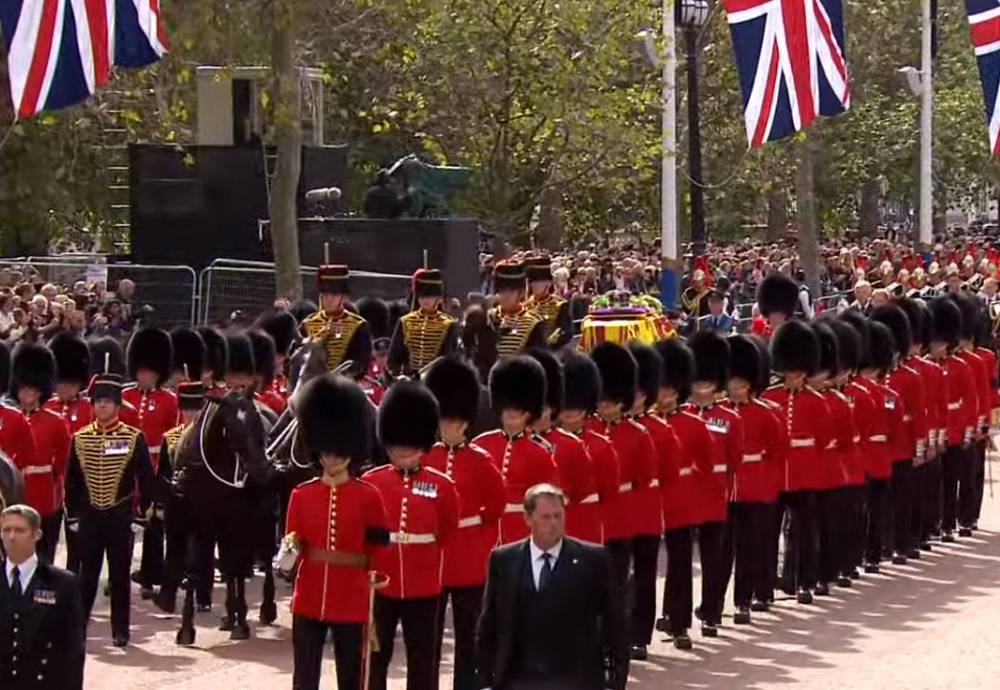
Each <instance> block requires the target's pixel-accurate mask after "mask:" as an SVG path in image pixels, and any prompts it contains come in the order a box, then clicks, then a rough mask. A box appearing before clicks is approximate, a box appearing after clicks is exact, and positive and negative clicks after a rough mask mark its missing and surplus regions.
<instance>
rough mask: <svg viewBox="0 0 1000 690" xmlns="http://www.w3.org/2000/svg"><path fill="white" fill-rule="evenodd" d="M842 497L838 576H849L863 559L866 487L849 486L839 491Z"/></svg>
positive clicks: (866, 504)
mask: <svg viewBox="0 0 1000 690" xmlns="http://www.w3.org/2000/svg"><path fill="white" fill-rule="evenodd" d="M840 491H841V492H843V496H844V520H843V523H842V525H841V530H840V532H839V534H840V543H841V546H840V553H841V556H842V560H841V562H840V568H839V570H840V574H841V575H844V576H850V574H851V573H852V572H853V571H854V569H855V568H858V567H860V566H861V564H862V562H863V561H864V559H865V534H866V532H865V526H866V525H867V523H868V487H867V485H865V484H850V485H848V486H845V487H843V488H842V489H840Z"/></svg>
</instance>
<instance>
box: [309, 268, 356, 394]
mask: <svg viewBox="0 0 1000 690" xmlns="http://www.w3.org/2000/svg"><path fill="white" fill-rule="evenodd" d="M316 285H317V288H318V289H319V302H320V308H319V310H318V311H316V312H315V313H313V314H312V315H311V316H308V317H306V319H305V320H303V321H302V323H301V324H300V325H299V333H300V335H301V336H302V337H303V338H308V339H309V340H311V341H317V342H322V343H323V344H324V346H325V348H326V355H327V359H326V366H327V369H328V370H329V371H333V370H334V369H336V368H337V367H339V366H340V365H341V364H343V363H344V362H347V361H350V362H352V363H353V364H352V366H351V376H352V378H356V377H357V376H360V375H364V374H365V373H366V372H367V371H368V362H369V360H370V359H371V353H372V338H371V330H370V329H369V327H368V322H367V321H365V320H364V319H363V318H361V317H360V316H358V315H357V314H355V313H354V312H351V311H348V310H347V309H346V304H347V298H348V296H349V295H350V293H351V283H350V270H349V269H348V268H347V266H343V265H335V264H325V265H323V266H320V267H319V269H317V271H316Z"/></svg>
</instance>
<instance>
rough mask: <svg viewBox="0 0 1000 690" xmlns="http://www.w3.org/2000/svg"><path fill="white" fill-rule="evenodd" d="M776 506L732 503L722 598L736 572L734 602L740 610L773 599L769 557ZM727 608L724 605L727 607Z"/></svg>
mask: <svg viewBox="0 0 1000 690" xmlns="http://www.w3.org/2000/svg"><path fill="white" fill-rule="evenodd" d="M774 510H775V505H774V504H773V503H748V502H739V503H730V504H729V522H728V524H727V527H726V537H725V544H724V546H723V550H722V557H723V559H724V564H723V572H724V573H725V580H724V581H723V583H722V596H723V599H724V598H725V596H726V590H727V589H729V576H730V573H732V572H733V571H734V570H735V573H736V575H735V578H736V583H735V585H734V589H733V603H734V604H735V605H736V607H737V608H740V607H743V606H750V602H751V601H753V600H754V599H759V600H761V601H767V600H768V599H769V598H770V596H771V590H769V589H768V587H769V586H770V570H769V564H768V560H767V559H768V555H769V554H770V548H769V544H770V539H771V533H772V531H773V529H774ZM723 608H724V604H723Z"/></svg>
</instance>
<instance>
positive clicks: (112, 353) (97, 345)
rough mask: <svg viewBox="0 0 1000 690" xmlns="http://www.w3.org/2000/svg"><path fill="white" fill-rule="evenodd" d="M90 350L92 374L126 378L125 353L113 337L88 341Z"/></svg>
mask: <svg viewBox="0 0 1000 690" xmlns="http://www.w3.org/2000/svg"><path fill="white" fill-rule="evenodd" d="M87 347H88V348H89V349H90V373H91V374H105V373H110V374H118V375H119V376H125V352H124V350H122V346H121V344H120V343H119V342H118V341H117V340H115V339H114V338H112V337H111V336H104V337H102V338H95V339H94V340H89V341H87Z"/></svg>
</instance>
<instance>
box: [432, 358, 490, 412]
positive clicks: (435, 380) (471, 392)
mask: <svg viewBox="0 0 1000 690" xmlns="http://www.w3.org/2000/svg"><path fill="white" fill-rule="evenodd" d="M420 380H421V381H423V383H424V385H425V386H427V388H428V389H429V390H430V392H431V393H433V394H434V397H435V398H437V401H438V407H439V408H440V410H441V419H461V420H463V421H466V422H468V423H469V424H473V423H474V422H475V421H476V418H477V417H478V416H479V398H480V391H481V388H480V386H479V373H478V372H477V371H476V370H475V369H474V368H472V365H470V364H467V363H466V362H463V361H462V360H460V359H458V358H457V357H453V356H448V357H442V358H441V359H439V360H437V361H435V362H434V363H433V364H431V366H430V368H429V369H428V370H427V371H426V372H424V375H423V376H421V377H420Z"/></svg>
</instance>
